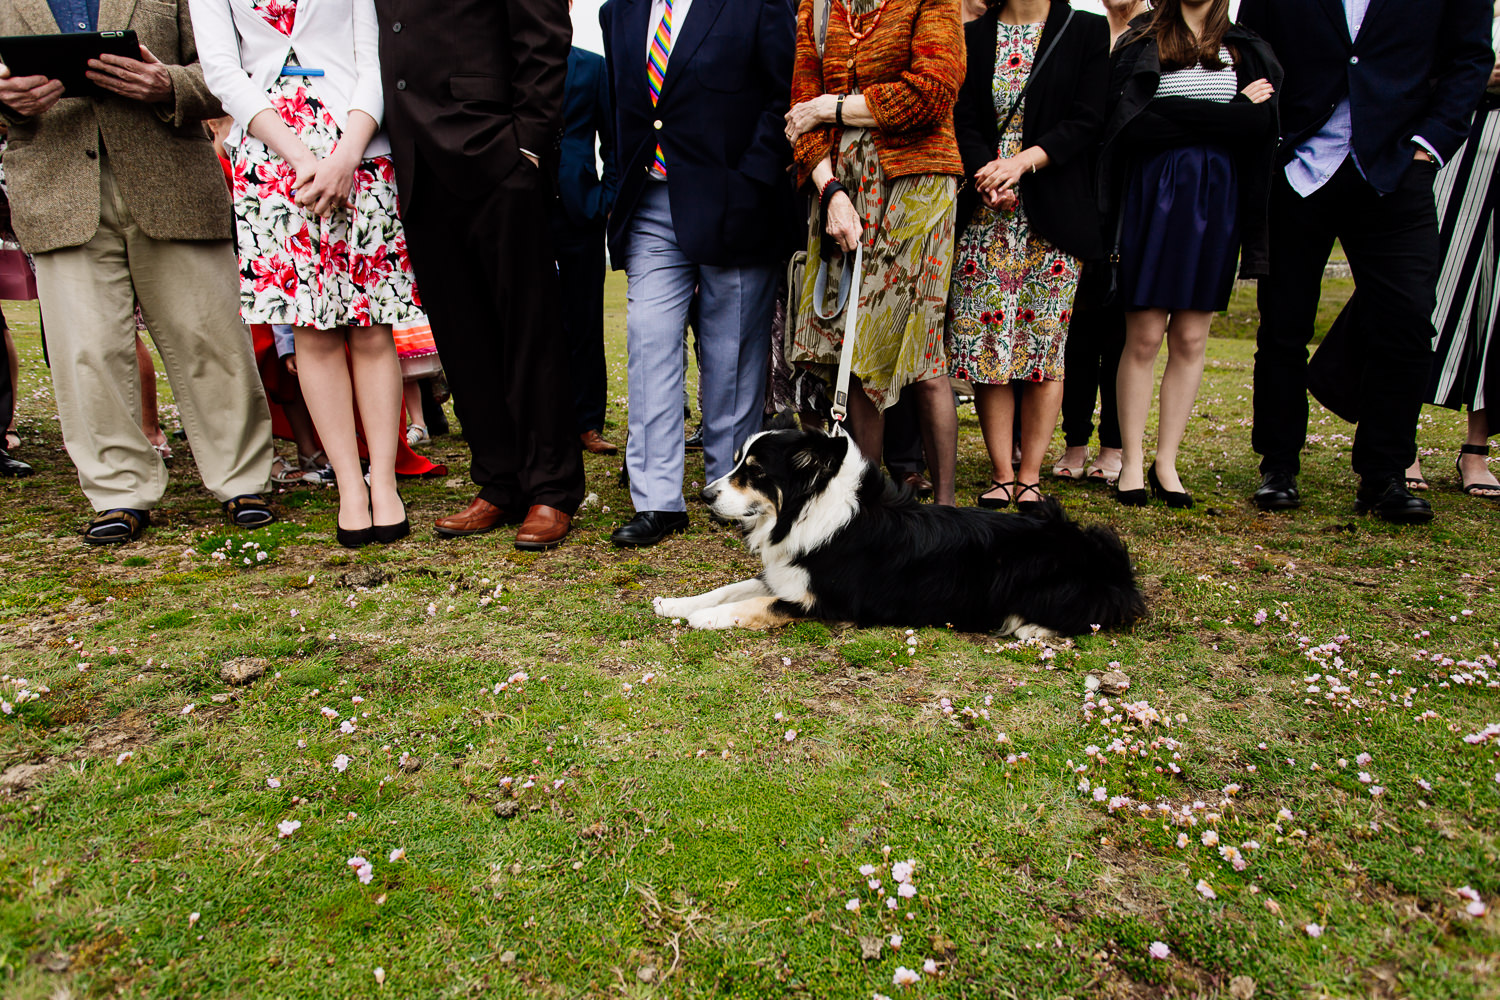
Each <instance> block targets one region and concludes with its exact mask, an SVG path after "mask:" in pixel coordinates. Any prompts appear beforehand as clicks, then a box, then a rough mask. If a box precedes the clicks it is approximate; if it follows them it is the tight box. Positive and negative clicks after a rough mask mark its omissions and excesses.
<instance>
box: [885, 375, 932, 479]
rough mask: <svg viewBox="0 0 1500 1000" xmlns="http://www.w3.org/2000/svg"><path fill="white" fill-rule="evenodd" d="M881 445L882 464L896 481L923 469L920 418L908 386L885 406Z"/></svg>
mask: <svg viewBox="0 0 1500 1000" xmlns="http://www.w3.org/2000/svg"><path fill="white" fill-rule="evenodd" d="M883 448H884V451H885V467H886V468H887V469H889V470H890V473H891V478H892V479H894V480H896V482H898V483H899V482H900V481H901V480H903V479H905V478H906V477H907V476H909V475H911V474H912V473H913V472H921V471H923V470H924V469H926V468H927V456H926V455H925V454H924V453H923V449H922V420H921V418H920V417H919V416H918V415H917V401H916V399H915V398H913V394H912V387H911V386H906V387H905V388H903V389H902V390H901V398H900V399H898V400H897V401H896V402H895V403H892V404H891V405H890V406H888V407H886V411H885V440H884V443H883Z"/></svg>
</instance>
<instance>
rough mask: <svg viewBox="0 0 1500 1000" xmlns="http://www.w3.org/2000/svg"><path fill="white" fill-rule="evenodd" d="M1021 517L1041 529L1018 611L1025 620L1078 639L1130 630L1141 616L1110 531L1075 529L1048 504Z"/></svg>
mask: <svg viewBox="0 0 1500 1000" xmlns="http://www.w3.org/2000/svg"><path fill="white" fill-rule="evenodd" d="M1023 516H1024V517H1025V518H1026V519H1028V520H1030V521H1031V522H1032V523H1033V524H1034V525H1035V526H1037V527H1040V528H1041V529H1042V530H1040V531H1038V532H1036V535H1035V537H1036V540H1037V541H1038V542H1039V543H1040V545H1039V548H1040V551H1037V552H1035V553H1034V556H1033V558H1035V560H1036V561H1035V563H1033V568H1034V570H1035V571H1036V574H1035V577H1034V578H1033V579H1032V581H1031V586H1030V587H1029V588H1027V590H1026V591H1024V592H1023V594H1022V595H1020V596H1021V601H1020V603H1021V604H1022V605H1024V607H1023V608H1018V609H1017V610H1018V612H1019V613H1020V614H1021V615H1022V616H1023V617H1024V618H1026V620H1028V621H1031V622H1035V623H1036V624H1038V625H1045V626H1047V627H1048V628H1051V629H1054V630H1056V631H1058V632H1061V633H1063V634H1065V635H1080V634H1085V633H1087V632H1089V631H1090V630H1091V629H1092V627H1093V626H1095V625H1097V626H1099V627H1100V628H1101V629H1112V628H1120V627H1123V626H1126V625H1130V624H1131V623H1133V622H1135V621H1136V620H1137V619H1139V618H1140V617H1141V616H1142V615H1143V614H1145V613H1146V599H1145V597H1144V595H1142V594H1141V590H1140V588H1139V587H1138V586H1137V585H1136V582H1135V571H1134V569H1133V568H1132V567H1131V564H1130V552H1129V550H1127V549H1126V547H1125V543H1124V542H1123V541H1121V540H1120V536H1119V535H1117V534H1116V533H1115V532H1114V530H1113V529H1112V528H1108V527H1103V526H1100V525H1089V526H1087V527H1085V526H1083V525H1080V524H1078V523H1076V522H1074V521H1073V520H1071V519H1070V518H1069V517H1068V515H1067V514H1066V513H1065V512H1064V511H1063V509H1062V506H1061V505H1060V504H1059V503H1058V502H1057V501H1056V500H1053V499H1049V500H1048V501H1046V503H1044V504H1043V505H1042V507H1041V508H1040V509H1038V510H1037V511H1036V512H1034V513H1030V514H1027V515H1023ZM1033 530H1035V529H1033Z"/></svg>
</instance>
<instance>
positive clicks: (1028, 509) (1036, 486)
mask: <svg viewBox="0 0 1500 1000" xmlns="http://www.w3.org/2000/svg"><path fill="white" fill-rule="evenodd" d="M1016 485H1017V486H1019V487H1020V489H1018V490H1016V510H1018V511H1020V512H1021V513H1022V514H1035V513H1036V512H1037V511H1039V510H1041V509H1042V505H1043V504H1044V503H1046V502H1047V498H1046V497H1044V496H1042V484H1041V483H1017V484H1016ZM1027 493H1035V494H1036V499H1035V500H1022V499H1021V498H1022V497H1023V496H1025V495H1026V494H1027Z"/></svg>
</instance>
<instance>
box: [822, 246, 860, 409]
mask: <svg viewBox="0 0 1500 1000" xmlns="http://www.w3.org/2000/svg"><path fill="white" fill-rule="evenodd" d="M864 263H865V245H864V240H863V238H861V239H860V240H859V242H857V243H855V244H854V264H853V268H852V272H847V269H846V273H852V275H853V278H852V280H851V281H850V282H849V284H851V285H852V286H853V288H852V294H849V295H848V304H847V311H846V312H845V315H844V342H843V343H842V344H841V345H840V346H839V374H838V379H837V380H836V381H835V382H834V386H833V407H832V411H831V414H832V417H833V432H834V433H835V434H847V432H846V431H845V430H844V418H845V417H847V416H848V415H849V377H850V375H851V374H852V373H853V366H854V350H853V348H852V345H853V343H854V337H855V334H856V332H857V331H858V327H859V294H860V286H861V285H863V284H864ZM844 284H845V282H844V281H842V280H840V282H839V285H840V286H841V290H842V286H843V285H844ZM842 297H843V296H842V295H841V296H840V298H842ZM835 315H837V313H835ZM826 318H832V317H826Z"/></svg>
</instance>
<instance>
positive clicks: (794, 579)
mask: <svg viewBox="0 0 1500 1000" xmlns="http://www.w3.org/2000/svg"><path fill="white" fill-rule="evenodd" d="M703 495H704V499H706V500H707V501H708V503H709V506H710V508H711V509H712V511H713V512H714V513H715V514H716V515H718V516H719V517H720V518H722V519H724V520H727V521H731V522H734V523H737V524H739V525H740V527H741V528H742V529H743V531H744V533H745V544H746V545H747V546H748V547H749V549H750V551H751V552H753V553H755V554H756V555H757V556H759V557H760V559H761V561H762V563H763V564H764V566H765V568H764V569H763V570H762V571H761V574H760V575H759V576H758V577H756V578H755V579H753V580H746V581H745V582H743V583H735V584H730V585H729V586H727V587H720V588H719V589H717V590H712V591H709V592H708V593H706V594H700V595H698V596H697V597H682V598H675V599H673V598H663V597H658V598H656V600H655V601H654V605H655V610H656V613H657V614H658V615H661V616H662V617H664V618H684V619H686V620H687V623H688V624H689V625H690V626H692V627H693V628H699V629H727V628H735V627H739V628H771V627H774V626H776V625H781V624H784V623H786V622H789V621H793V620H795V619H797V618H805V617H813V618H825V619H830V620H833V621H848V622H854V623H855V624H858V625H904V626H911V627H915V626H921V625H953V626H955V627H957V628H959V629H963V630H965V631H973V632H996V633H999V634H1001V635H1015V636H1017V637H1018V638H1022V639H1042V638H1051V637H1054V636H1058V635H1076V634H1080V633H1086V632H1088V631H1089V630H1090V628H1091V627H1093V626H1098V627H1100V628H1106V629H1107V628H1114V627H1117V626H1122V625H1128V624H1130V623H1131V622H1133V621H1135V620H1136V619H1137V618H1139V617H1140V616H1141V614H1142V613H1143V612H1144V611H1145V600H1144V598H1143V597H1142V596H1141V592H1140V590H1139V589H1138V588H1137V587H1136V584H1135V577H1134V574H1133V573H1132V571H1131V567H1130V556H1129V554H1128V553H1127V552H1126V550H1125V546H1124V544H1123V543H1122V542H1121V541H1120V539H1119V537H1118V536H1117V535H1116V534H1115V533H1114V532H1113V531H1110V530H1109V529H1107V528H1101V527H1089V528H1085V527H1081V526H1080V525H1078V524H1075V523H1073V522H1072V521H1070V520H1068V518H1067V515H1065V514H1064V513H1063V511H1062V508H1061V507H1059V506H1058V505H1057V503H1056V502H1055V501H1052V502H1048V503H1047V504H1045V505H1044V506H1043V507H1042V509H1041V510H1040V511H1039V512H1037V513H1034V514H1024V515H1023V514H1009V513H1001V512H996V511H988V510H981V509H978V508H967V509H965V508H953V507H937V506H930V505H923V504H920V503H918V502H917V501H916V499H915V498H914V497H913V496H912V494H911V492H910V490H908V489H904V488H901V487H898V486H897V485H896V484H895V483H893V482H892V481H891V480H890V479H889V478H888V477H887V476H886V475H884V473H882V472H881V471H880V470H879V469H878V468H876V467H875V466H873V465H871V464H870V463H869V462H867V461H865V459H864V457H863V456H861V455H860V453H859V450H858V449H857V448H856V447H855V446H854V444H853V442H852V441H850V439H849V438H848V437H845V436H841V435H840V436H833V437H829V436H827V435H824V434H820V433H816V432H808V431H768V432H764V433H761V434H757V435H755V436H754V437H752V438H751V439H750V440H749V441H747V442H746V443H745V446H744V447H743V448H742V449H741V450H740V453H739V454H738V455H737V456H736V464H735V468H734V470H733V471H732V472H730V473H729V475H727V476H724V477H723V478H721V479H718V480H715V481H714V482H712V483H709V484H708V487H707V488H706V489H705V490H704V491H703Z"/></svg>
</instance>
